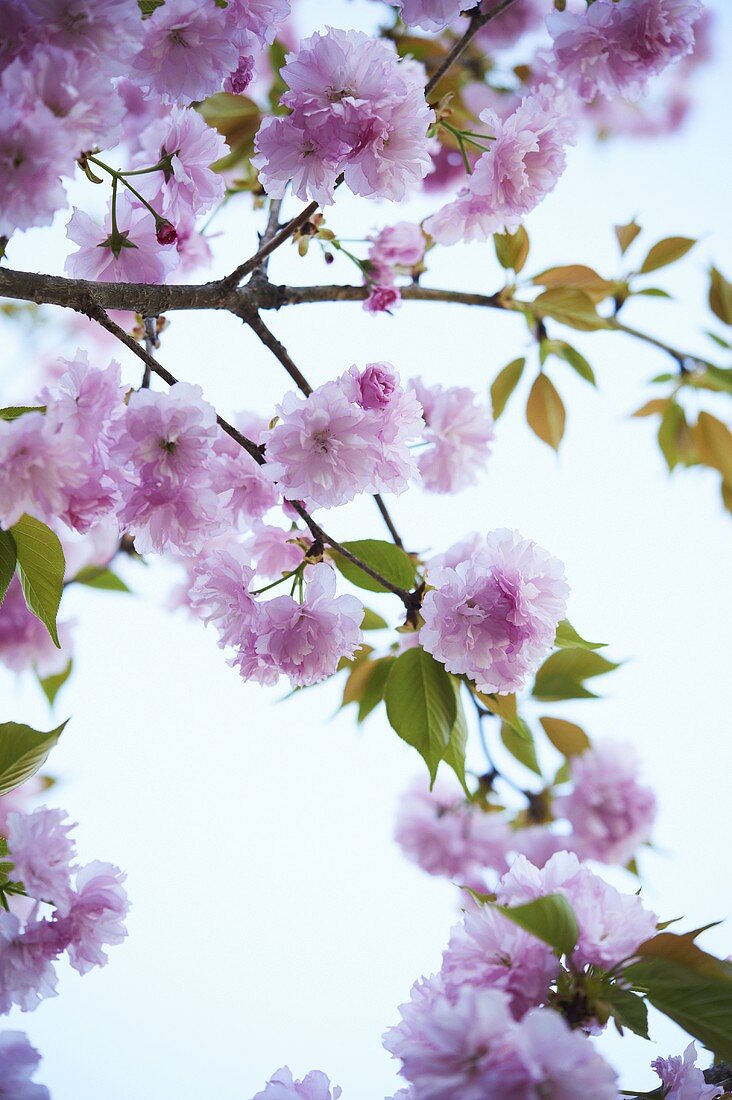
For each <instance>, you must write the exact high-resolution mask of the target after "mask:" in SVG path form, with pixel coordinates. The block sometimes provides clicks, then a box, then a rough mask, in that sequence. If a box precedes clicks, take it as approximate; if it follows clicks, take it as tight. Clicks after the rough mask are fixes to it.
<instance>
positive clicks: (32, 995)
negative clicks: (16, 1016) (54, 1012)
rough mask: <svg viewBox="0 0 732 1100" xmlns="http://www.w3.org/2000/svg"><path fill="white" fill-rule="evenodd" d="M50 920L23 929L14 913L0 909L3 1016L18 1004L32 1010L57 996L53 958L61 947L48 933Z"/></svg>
mask: <svg viewBox="0 0 732 1100" xmlns="http://www.w3.org/2000/svg"><path fill="white" fill-rule="evenodd" d="M48 928H50V925H49V923H48V922H47V921H37V922H35V923H34V922H31V924H30V925H29V926H28V927H27V929H21V926H20V921H19V920H18V918H17V917H16V916H15V914H14V913H7V912H3V911H2V910H0V1015H5V1014H7V1013H8V1012H10V1010H11V1008H12V1006H13V1005H17V1006H18V1008H20V1010H21V1011H22V1012H32V1011H33V1010H34V1009H35V1008H37V1007H38V1005H39V1004H40V1003H41V1001H42V1000H44V999H45V998H46V997H55V996H56V981H57V979H56V971H55V970H54V967H53V962H52V960H53V959H55V958H56V956H57V955H58V954H59V952H60V950H61V948H60V947H59V946H58V944H56V943H55V942H54V941H53V938H52V939H51V940H49V938H48V937H47V936H46V934H45V933H46V931H47V929H48Z"/></svg>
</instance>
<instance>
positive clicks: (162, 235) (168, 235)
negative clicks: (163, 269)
mask: <svg viewBox="0 0 732 1100" xmlns="http://www.w3.org/2000/svg"><path fill="white" fill-rule="evenodd" d="M155 239H156V241H157V242H158V244H175V242H176V241H177V240H178V234H177V232H176V229H175V226H174V225H173V223H172V222H169V221H167V219H166V218H161V219H160V221H159V222H158V223H157V225H156V226H155Z"/></svg>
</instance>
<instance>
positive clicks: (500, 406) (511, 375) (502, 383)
mask: <svg viewBox="0 0 732 1100" xmlns="http://www.w3.org/2000/svg"><path fill="white" fill-rule="evenodd" d="M525 365H526V359H525V358H523V357H522V358H521V359H514V360H513V361H512V362H510V363H509V364H508V366H507V367H504V368H503V370H502V371H499V372H498V374H497V375H496V377H495V378H494V379H493V384H492V385H491V405H492V407H493V419H494V420H498V417H499V416H500V415H501V413H502V412H503V410H504V409H505V407H506V405H507V404H508V399H509V397H510V396H511V394H512V393H513V391H514V390H515V389H516V387H517V385H518V384H519V381H520V379H521V375H522V374H523V370H524V367H525Z"/></svg>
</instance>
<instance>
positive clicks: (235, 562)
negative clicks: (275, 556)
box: [189, 543, 257, 646]
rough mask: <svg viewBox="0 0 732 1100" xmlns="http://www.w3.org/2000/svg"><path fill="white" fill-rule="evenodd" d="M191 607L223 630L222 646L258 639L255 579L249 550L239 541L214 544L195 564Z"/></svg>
mask: <svg viewBox="0 0 732 1100" xmlns="http://www.w3.org/2000/svg"><path fill="white" fill-rule="evenodd" d="M193 573H194V577H195V580H194V583H193V585H192V586H191V589H190V592H189V605H190V607H191V608H192V609H193V610H194V611H195V612H196V613H197V614H198V615H199V617H200V618H201V619H203V621H204V622H206V623H212V624H213V626H214V627H215V628H216V630H217V631H218V633H219V637H220V644H221V645H222V646H239V645H242V644H243V643H244V641H245V639H247V640H248V641H249V643H250V644H254V642H255V640H256V634H255V630H256V621H257V605H256V603H255V601H254V600H253V599H252V597H251V596H250V595H249V589H250V587H251V584H252V581H253V579H254V571H253V569H252V568H251V565H250V555H249V551H248V550H247V549H246V548H245V547H242V546H240V545H238V544H237V543H232V544H229V545H224V546H217V547H214V548H213V549H212V550H211V551H210V552H209V553H208V554H204V555H202V556H201V557H200V558H199V560H198V561H196V562H195V563H194V566H193Z"/></svg>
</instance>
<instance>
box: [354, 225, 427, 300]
mask: <svg viewBox="0 0 732 1100" xmlns="http://www.w3.org/2000/svg"><path fill="white" fill-rule="evenodd" d="M426 244H427V242H426V240H425V235H424V233H423V232H422V230H421V228H420V227H419V226H418V225H414V223H413V222H397V223H396V225H388V226H387V227H386V228H385V229H382V230H381V232H380V233H378V234H377V235H376V236H375V237H373V238H372V241H371V247H370V248H369V256H368V261H367V265H366V269H365V277H366V285H367V286H368V287H369V296H368V298H367V299H366V301H365V302H364V304H363V308H364V309H365V310H366V311H367V312H368V313H384V312H385V311H387V310H390V309H393V308H394V307H396V306H398V305H399V302H400V300H401V292H400V290H399V287H398V286H397V285H396V280H397V277H398V276H400V275H413V274H414V273H415V271H418V270H419V268H420V265H421V264H422V260H423V258H424V252H425V247H426Z"/></svg>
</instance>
